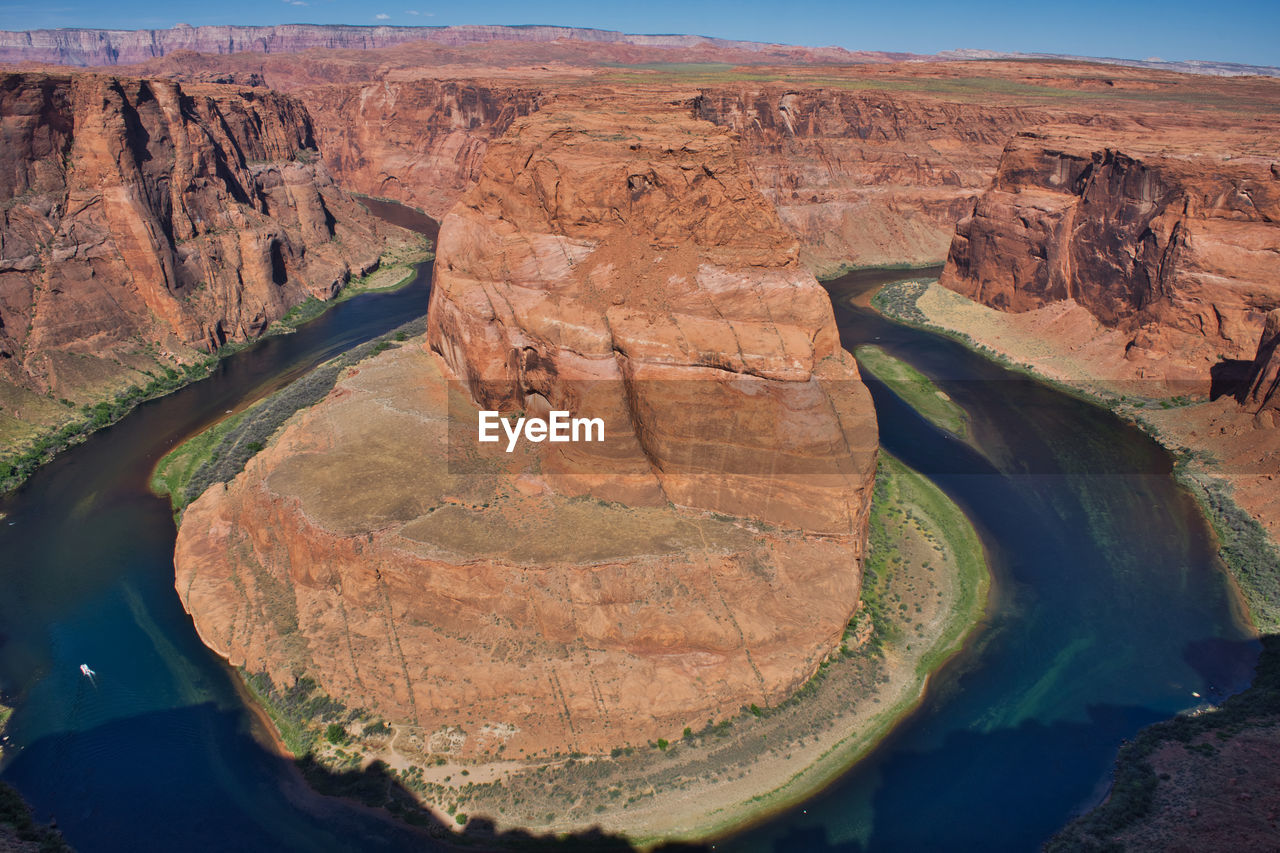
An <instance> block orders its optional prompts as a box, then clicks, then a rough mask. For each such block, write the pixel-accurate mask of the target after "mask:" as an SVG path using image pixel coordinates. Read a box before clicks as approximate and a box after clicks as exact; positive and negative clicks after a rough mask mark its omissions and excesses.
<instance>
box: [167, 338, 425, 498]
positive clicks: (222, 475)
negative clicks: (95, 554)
mask: <svg viewBox="0 0 1280 853" xmlns="http://www.w3.org/2000/svg"><path fill="white" fill-rule="evenodd" d="M426 325H427V321H426V318H425V317H419V318H418V319H416V320H412V321H410V322H408V323H405V324H404V325H403V326H401V327H399V328H398V329H396V330H394V331H392V332H389V333H387V334H385V335H383V336H381V337H379V338H376V339H374V340H371V341H366V342H365V343H363V344H360V345H359V346H357V347H354V348H352V349H350V350H348V351H347V352H345V353H343V354H342V355H339V356H337V357H335V358H332V359H330V360H329V361H326V362H325V363H324V364H321V365H320V366H318V367H316V368H315V369H314V370H312V371H310V372H309V373H307V374H306V375H304V376H302V377H301V378H299V379H296V380H294V381H293V382H292V383H290V384H289V385H287V386H285V387H284V388H281V389H280V390H279V391H277V392H275V393H274V394H271V395H270V396H268V397H265V398H264V399H262V400H259V401H258V402H256V403H254V404H253V405H251V406H249V407H248V408H247V409H244V410H243V411H240V412H237V413H235V414H233V415H231V417H228V418H225V419H224V420H221V421H219V422H218V423H216V424H214V425H213V426H211V427H209V428H208V429H206V430H205V431H203V432H201V433H198V434H197V435H194V436H192V437H191V438H189V439H187V440H186V441H184V442H183V443H182V444H180V445H178V446H177V447H175V448H174V449H173V450H171V451H169V452H168V453H167V454H165V456H164V457H163V458H161V460H160V461H159V462H158V463H157V464H156V467H155V470H154V471H153V472H152V474H151V490H152V491H153V492H155V493H156V494H157V495H161V496H167V497H168V498H169V502H170V503H171V504H172V505H173V511H174V514H175V516H181V513H182V510H184V509H186V507H187V504H189V503H191V502H192V501H193V500H195V499H196V498H198V497H200V495H201V494H202V493H203V492H204V490H205V489H207V488H209V486H212V485H214V484H215V483H226V482H228V481H230V480H231V479H232V478H234V477H235V476H236V475H237V474H239V473H240V472H241V471H243V470H244V466H245V465H246V464H247V463H248V461H249V460H250V459H252V458H253V457H254V456H255V455H256V454H257V453H258V451H260V450H262V449H263V448H264V447H265V446H266V445H267V442H268V441H270V440H271V437H272V436H273V435H275V433H276V431H277V430H278V429H280V427H281V426H283V425H284V422H285V421H287V420H288V419H289V418H290V417H292V416H293V415H294V413H295V412H298V411H301V410H302V409H305V408H307V407H309V406H313V405H315V404H316V403H318V402H320V401H321V400H322V399H324V397H325V395H326V394H328V393H329V392H330V391H332V390H333V386H334V384H335V383H336V382H337V381H338V378H339V377H340V376H341V375H342V371H343V370H345V369H346V368H348V367H350V366H352V365H354V364H357V363H358V362H361V361H363V360H364V359H366V358H369V357H370V356H374V355H377V354H378V353H380V352H383V351H384V350H387V349H389V348H391V347H393V346H399V345H400V343H401V342H402V341H405V340H407V339H408V338H410V337H413V336H416V335H421V334H422V333H423V332H425V331H426Z"/></svg>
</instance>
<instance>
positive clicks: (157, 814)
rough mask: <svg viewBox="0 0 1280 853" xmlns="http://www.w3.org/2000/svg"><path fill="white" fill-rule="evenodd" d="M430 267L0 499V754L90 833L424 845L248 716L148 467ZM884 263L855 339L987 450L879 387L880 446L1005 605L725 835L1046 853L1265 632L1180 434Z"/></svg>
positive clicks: (752, 842) (421, 301)
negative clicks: (887, 301) (265, 742)
mask: <svg viewBox="0 0 1280 853" xmlns="http://www.w3.org/2000/svg"><path fill="white" fill-rule="evenodd" d="M427 275H428V274H427V272H426V270H425V269H424V270H423V271H422V272H421V273H420V274H419V277H418V278H417V279H416V280H415V281H414V283H413V284H412V285H410V286H409V287H406V288H405V289H403V290H401V291H399V292H397V293H395V294H386V295H369V296H364V297H359V298H357V299H355V300H352V301H350V302H346V303H343V304H341V305H338V306H336V307H335V308H334V309H333V310H332V311H330V312H329V313H328V314H326V315H324V316H323V317H321V318H320V319H319V320H317V321H316V322H315V323H312V324H310V325H308V326H306V327H305V328H304V329H303V330H301V331H300V332H298V333H297V334H295V335H290V336H286V337H281V338H275V339H271V340H268V341H264V342H261V343H259V344H257V345H255V346H254V347H252V348H250V349H249V350H246V351H245V352H243V353H240V354H238V355H236V356H233V357H231V358H229V359H226V360H225V361H224V362H222V364H221V365H220V366H219V368H218V370H217V372H216V373H215V375H214V376H213V377H211V378H210V379H208V380H205V381H202V382H200V383H197V384H196V385H193V386H191V387H189V388H186V389H183V390H182V391H179V392H177V393H175V394H173V395H171V396H169V397H167V398H165V399H163V400H159V401H155V402H152V403H148V404H146V405H144V406H142V407H140V408H139V409H138V410H137V411H135V412H134V413H132V414H130V415H129V416H128V417H127V418H125V419H124V420H123V421H122V422H121V423H119V424H117V425H116V426H114V427H111V428H110V429H107V430H105V431H103V432H101V433H99V434H97V435H95V436H93V437H92V438H91V439H90V440H89V441H88V442H87V443H86V444H85V445H83V446H81V447H77V448H74V449H72V450H71V451H68V452H67V453H65V454H63V455H62V456H61V457H60V458H59V459H57V460H56V461H55V462H54V463H52V464H51V465H49V466H47V467H45V468H44V469H42V470H40V471H39V472H38V473H37V474H36V476H34V477H33V478H32V479H31V480H30V481H29V482H28V483H27V484H26V486H25V487H24V488H23V489H22V490H21V491H19V492H18V493H16V494H14V495H12V496H10V497H9V498H7V499H5V500H4V501H3V503H2V504H0V509H2V510H4V511H5V512H8V513H9V517H8V518H7V519H5V520H4V521H2V522H0V555H2V556H0V590H3V594H2V595H0V692H2V693H3V695H4V697H5V701H6V703H7V704H10V705H13V706H15V707H16V708H17V711H16V713H15V714H14V717H13V720H12V722H11V725H10V734H11V736H12V739H13V741H14V743H15V744H16V745H17V746H18V747H19V750H18V751H17V752H16V755H14V756H13V757H12V758H11V759H9V760H8V762H7V764H6V765H5V766H4V767H3V770H2V771H0V778H3V779H4V780H5V781H7V782H9V783H11V784H13V785H15V786H16V787H17V788H18V789H19V790H20V791H21V792H22V793H23V794H24V795H25V796H26V797H27V798H28V799H29V801H30V802H31V803H32V804H33V806H34V807H35V810H36V812H37V815H38V817H40V818H42V819H48V818H49V817H50V816H56V818H57V819H58V822H59V824H60V826H61V828H62V829H63V831H64V832H65V834H66V836H67V838H68V840H69V841H70V842H71V843H72V844H73V845H75V846H76V847H78V848H80V849H83V850H87V851H92V850H139V849H145V850H230V849H235V850H285V849H288V850H329V849H334V850H340V849H359V850H377V849H421V847H422V845H423V843H424V839H423V838H422V837H421V836H417V835H414V834H413V833H412V831H411V830H409V829H407V828H405V827H403V826H400V825H397V824H394V823H392V822H390V821H389V820H384V819H383V818H381V817H379V815H378V814H376V813H374V812H371V811H367V810H364V809H361V808H358V807H356V806H354V805H350V804H348V803H345V802H342V801H337V800H333V799H328V798H324V797H320V796H318V795H316V794H315V793H313V792H311V791H310V790H309V789H308V788H307V787H306V786H305V784H304V783H302V781H301V780H300V778H299V776H298V774H297V773H296V771H295V769H294V767H293V766H292V764H291V763H289V762H288V761H285V760H283V759H280V758H278V757H276V756H274V755H272V754H271V753H270V752H269V751H268V750H266V749H264V748H263V747H262V746H261V745H260V744H259V742H258V741H257V740H255V739H254V738H253V737H252V735H251V731H252V726H253V725H254V717H253V715H251V714H250V713H249V712H248V711H247V710H246V707H245V704H244V701H243V699H242V698H241V696H240V695H239V694H238V692H237V687H236V681H235V678H234V675H233V674H232V673H230V672H229V671H228V670H227V669H226V667H225V666H224V665H223V664H222V662H221V661H219V660H218V659H217V658H215V657H214V656H213V655H212V654H211V653H209V652H208V651H207V650H206V649H205V647H204V646H203V645H202V644H201V643H200V641H199V639H198V637H197V636H196V634H195V631H194V628H193V626H192V623H191V620H190V618H189V617H188V616H187V615H186V613H185V612H183V610H182V608H181V606H180V605H179V602H178V598H177V595H176V594H175V593H174V591H173V565H172V548H173V541H174V529H173V522H172V519H171V518H170V515H169V509H168V505H167V503H166V502H164V501H162V500H159V499H157V498H155V497H153V496H151V495H150V494H149V493H148V492H147V490H146V479H147V477H148V475H149V472H150V471H151V469H152V467H153V466H154V464H155V462H156V461H157V460H158V459H159V457H160V456H162V455H163V454H164V453H165V452H166V451H167V450H168V449H169V448H170V447H171V446H172V445H173V444H174V443H176V442H178V441H181V440H182V439H183V438H184V437H186V436H188V435H190V434H192V433H194V432H196V431H198V430H200V429H201V428H203V427H204V426H205V425H207V424H209V423H211V422H213V421H214V420H216V419H217V418H219V417H222V416H223V415H224V413H225V411H226V410H227V409H234V408H237V407H239V406H241V405H243V404H245V403H246V402H248V401H251V400H252V399H256V398H257V397H260V396H261V395H263V394H265V393H267V392H269V391H271V390H273V389H274V388H277V387H279V386H281V385H282V384H284V383H285V382H287V381H288V380H290V379H291V378H293V377H295V376H297V375H299V374H300V373H302V372H303V371H305V370H307V369H308V368H310V367H311V366H312V365H314V364H316V363H318V362H320V361H322V360H324V359H326V358H328V357H330V356H332V355H334V354H336V353H338V352H340V351H341V350H344V349H347V348H348V347H350V346H352V345H354V344H356V343H358V342H360V341H364V340H368V339H370V338H373V337H376V336H377V335H379V334H382V333H384V332H386V331H388V330H390V329H392V328H394V327H395V326H397V325H399V324H401V323H403V322H405V321H407V320H409V319H412V318H413V317H416V316H420V315H421V314H423V313H424V312H425V310H426V306H427V288H428V281H427ZM891 277H892V276H891V275H890V274H886V273H881V274H878V275H877V274H865V273H863V274H856V275H854V276H850V277H847V278H846V279H843V280H841V281H840V282H837V283H835V284H833V285H832V291H833V296H834V298H835V302H836V304H837V311H838V318H839V320H840V323H841V328H842V331H843V334H844V336H845V344H846V346H848V347H849V348H850V349H852V348H853V347H854V346H855V345H857V344H859V343H863V342H868V341H874V342H876V343H878V344H879V345H881V346H883V347H885V348H886V349H887V350H889V351H890V352H892V353H894V354H895V355H898V356H901V357H903V358H906V359H907V360H909V361H910V362H911V363H913V364H914V365H916V366H917V367H918V368H919V369H921V370H922V371H924V372H925V373H927V374H929V375H930V376H932V377H934V378H935V379H937V380H938V381H939V384H940V385H941V386H942V387H943V388H945V389H946V390H947V391H948V393H950V394H951V396H952V397H953V398H954V399H955V400H956V401H957V402H958V403H959V404H960V405H962V406H964V407H965V408H966V410H968V412H969V413H970V415H971V417H972V419H973V433H974V436H975V442H976V444H977V445H978V447H979V448H980V450H981V452H977V451H975V450H973V449H972V448H970V447H968V446H967V445H964V444H963V443H960V442H957V441H955V440H954V439H952V438H950V437H948V436H946V435H945V434H943V433H940V432H939V431H937V430H935V429H934V428H933V427H931V426H930V425H929V424H928V423H926V422H924V421H923V420H921V419H920V418H919V417H917V416H916V415H915V414H914V412H912V411H911V410H910V409H909V408H907V407H905V406H904V405H902V404H901V403H900V402H899V401H898V400H897V399H896V398H894V397H893V396H892V395H891V394H889V393H887V392H886V391H885V389H884V388H883V387H881V386H879V385H875V384H874V383H873V386H872V393H873V396H874V398H875V401H876V407H877V412H878V414H879V416H880V424H881V439H882V441H883V443H884V445H885V447H886V448H888V449H889V450H890V451H891V452H893V453H894V454H896V455H898V456H899V457H900V458H902V459H903V460H904V461H906V462H907V463H908V464H910V465H912V466H913V467H916V468H917V469H919V470H922V471H924V472H926V473H927V474H928V475H929V476H930V477H931V478H933V479H934V480H935V482H937V483H938V484H939V485H940V486H942V488H944V489H945V490H946V491H947V492H948V493H949V494H950V495H952V497H953V498H955V499H956V500H957V501H958V502H960V503H961V504H962V505H963V506H964V508H965V509H966V511H968V512H969V513H970V515H971V517H972V518H973V519H974V521H975V523H976V524H977V526H978V527H979V530H980V532H981V534H982V536H983V539H984V542H985V543H986V545H987V547H988V548H989V550H990V552H991V554H990V556H991V561H992V564H993V567H994V568H995V570H996V573H997V583H996V587H995V590H994V592H993V600H992V605H991V616H990V619H989V622H988V624H987V625H985V626H984V627H983V629H982V630H981V631H980V632H979V633H978V635H977V636H976V638H975V640H974V642H973V643H972V644H971V646H970V648H968V649H967V650H966V652H964V653H963V654H962V655H960V656H959V657H958V658H957V659H956V660H955V661H953V663H952V664H951V665H949V666H948V667H947V668H946V669H945V670H944V672H943V673H941V674H940V676H939V677H938V678H936V679H935V680H934V682H933V685H932V688H931V691H930V694H929V696H928V698H927V700H926V702H925V703H924V705H923V706H922V708H921V709H920V710H919V711H918V712H917V713H916V714H915V715H914V716H913V717H912V718H911V719H910V720H909V721H908V722H907V723H906V724H905V725H904V726H902V727H901V728H900V729H899V730H898V731H897V732H896V733H895V734H894V735H893V736H891V738H890V739H889V740H888V741H886V742H885V743H884V744H883V746H882V747H881V748H880V749H878V750H877V751H876V752H875V753H874V754H873V755H872V756H871V757H870V758H869V759H868V760H867V761H865V762H863V763H862V764H860V765H859V766H858V767H857V768H855V769H854V770H853V771H851V772H850V773H849V774H848V775H847V776H846V777H845V778H844V779H843V780H841V781H840V782H839V783H838V784H836V785H835V786H834V787H832V788H831V789H829V790H828V791H827V792H826V793H824V794H822V795H821V796H819V797H818V798H816V799H814V800H812V801H811V802H809V803H806V804H805V805H804V806H803V808H802V809H797V810H795V811H794V812H792V813H788V814H785V815H781V816H779V817H778V818H777V819H775V820H773V821H771V822H769V823H767V824H765V825H762V826H759V827H756V828H753V829H752V830H750V831H749V832H747V833H745V834H743V835H740V836H739V837H737V838H734V839H730V840H729V841H728V844H729V846H732V847H735V848H738V849H744V850H762V849H766V850H767V849H779V850H794V849H819V850H821V849H841V850H862V849H875V850H920V849H956V850H963V849H977V848H982V849H984V850H991V849H997V850H1005V849H1008V850H1019V849H1026V850H1029V849H1033V848H1034V847H1035V846H1036V845H1037V844H1038V843H1039V842H1041V841H1042V840H1044V839H1045V838H1046V837H1047V836H1048V835H1049V834H1051V833H1052V831H1053V830H1054V829H1055V828H1056V827H1057V826H1058V825H1060V824H1061V823H1062V822H1063V821H1064V820H1065V819H1066V818H1067V817H1068V816H1069V815H1070V814H1071V813H1072V812H1073V810H1075V809H1077V808H1080V807H1085V806H1088V805H1090V804H1092V803H1093V802H1095V801H1096V800H1097V799H1098V798H1099V797H1100V796H1101V795H1102V793H1103V792H1104V791H1105V784H1106V774H1107V770H1108V768H1109V766H1110V763H1111V761H1112V759H1113V758H1114V754H1115V750H1116V748H1117V746H1118V745H1119V743H1120V741H1121V740H1122V739H1123V738H1125V737H1128V736H1131V735H1132V734H1133V733H1134V732H1135V731H1136V730H1137V729H1138V728H1139V727H1141V726H1142V725H1144V724H1146V723H1148V722H1151V721H1153V720H1155V719H1159V718H1162V717H1166V716H1169V715H1170V714H1172V713H1174V712H1176V711H1179V710H1181V709H1183V708H1186V707H1189V706H1190V705H1191V704H1193V702H1194V700H1193V699H1192V698H1191V692H1192V691H1198V692H1200V693H1202V694H1205V695H1206V696H1209V697H1213V696H1216V695H1220V694H1221V693H1222V692H1225V691H1230V690H1234V689H1237V688H1239V687H1241V686H1243V685H1244V683H1246V682H1247V680H1248V677H1249V674H1250V670H1251V666H1252V663H1253V660H1254V659H1255V657H1256V654H1257V649H1256V646H1255V644H1254V643H1253V642H1251V641H1250V640H1249V638H1248V636H1247V634H1246V632H1245V631H1244V630H1243V629H1242V628H1241V627H1240V625H1239V624H1238V622H1237V620H1236V618H1235V616H1234V611H1233V609H1232V608H1233V604H1232V599H1231V596H1230V594H1229V590H1228V587H1227V584H1226V582H1225V580H1224V577H1223V576H1222V574H1221V572H1220V570H1219V567H1218V565H1217V562H1216V559H1215V557H1214V555H1213V551H1212V548H1211V544H1210V541H1209V538H1208V532H1207V530H1206V528H1205V526H1204V523H1203V521H1202V519H1201V518H1200V517H1199V515H1198V514H1197V512H1196V509H1195V507H1194V505H1193V504H1192V502H1191V501H1190V499H1189V498H1188V497H1187V496H1186V495H1185V494H1183V493H1182V492H1181V491H1180V490H1179V489H1178V488H1177V487H1176V485H1175V484H1174V482H1173V480H1172V478H1171V476H1170V474H1169V470H1170V460H1169V458H1168V456H1167V454H1165V453H1164V452H1163V451H1161V450H1160V449H1159V448H1158V447H1156V446H1155V445H1154V444H1152V443H1151V442H1150V441H1149V440H1147V439H1146V438H1145V437H1143V436H1142V435H1141V434H1139V433H1138V432H1136V431H1135V430H1133V429H1130V428H1128V427H1126V426H1124V425H1123V424H1121V423H1120V422H1118V421H1117V420H1116V419H1115V418H1113V417H1112V416H1111V415H1109V414H1108V413H1106V412H1104V411H1102V410H1100V409H1096V408H1094V407H1092V406H1088V405H1085V404H1083V403H1080V402H1078V401H1076V400H1073V399H1071V398H1069V397H1065V396H1064V395H1062V394H1060V393H1057V392H1054V391H1052V390H1049V389H1047V388H1044V387H1043V386H1040V385H1038V384H1036V383H1033V382H1029V381H1026V380H1022V379H1018V378H1016V377H1014V376H1012V375H1011V374H1008V373H1006V372H1005V371H1003V370H1001V369H1000V368H998V367H995V366H993V365H991V364H989V363H988V362H986V361H985V360H983V359H981V358H979V357H977V356H973V355H971V354H969V353H967V352H966V351H965V350H963V349H962V348H961V347H959V346H957V345H955V344H953V343H952V342H950V341H947V340H945V339H943V338H939V337H936V336H933V335H929V334H926V333H922V332H919V331H914V330H910V329H907V328H904V327H900V326H896V325H893V324H891V323H888V322H886V321H884V320H882V319H880V318H878V317H877V316H876V315H874V314H873V313H871V312H869V311H867V310H865V309H856V308H850V307H847V306H846V305H845V302H846V298H847V297H848V296H849V295H851V294H853V293H856V292H861V291H865V290H866V289H867V288H869V287H872V286H874V285H875V284H877V283H878V282H882V281H885V280H888V279H889V278H891ZM877 339H878V340H877ZM81 663H88V664H89V665H90V666H92V667H93V668H94V669H95V670H97V672H98V684H97V686H96V687H95V686H94V685H92V684H90V683H89V682H88V681H87V680H86V679H84V678H83V677H82V676H81V675H80V673H79V666H80V664H81ZM806 812H807V813H806ZM721 846H722V847H723V846H724V845H723V844H722V845H721Z"/></svg>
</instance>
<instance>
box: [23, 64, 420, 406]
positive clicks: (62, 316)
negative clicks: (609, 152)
mask: <svg viewBox="0 0 1280 853" xmlns="http://www.w3.org/2000/svg"><path fill="white" fill-rule="evenodd" d="M0 116H3V119H4V123H3V137H4V144H3V146H2V147H0V198H2V199H4V208H3V211H2V212H0V379H4V380H6V381H8V382H11V383H13V384H15V385H17V386H20V387H23V388H27V389H35V390H38V391H40V392H42V393H43V392H48V393H51V394H53V395H55V396H57V397H68V398H71V399H72V400H76V401H80V402H83V401H86V400H91V399H93V398H94V396H95V393H96V390H97V388H98V386H100V385H102V384H103V383H106V384H110V383H111V381H112V379H113V378H114V377H116V376H117V375H119V374H123V373H128V372H130V371H131V367H132V368H137V369H140V370H141V369H155V368H157V359H158V360H159V362H160V363H162V364H163V363H164V362H172V361H173V360H175V359H183V358H187V357H190V355H191V353H192V352H193V348H195V349H203V350H206V351H207V350H209V349H212V348H214V347H217V346H219V345H221V344H223V343H226V342H227V341H231V340H244V339H247V338H251V337H253V336H255V335H257V334H259V333H260V332H262V331H263V330H264V329H265V328H266V327H267V325H268V324H269V323H270V322H271V321H273V320H275V319H278V318H279V317H281V316H282V315H283V314H284V313H285V312H286V311H288V309H289V308H290V307H292V306H293V305H295V304H297V303H298V302H301V301H303V300H305V299H306V298H307V297H309V296H315V297H318V298H321V299H326V298H328V297H330V296H331V295H333V294H334V293H335V292H336V290H337V289H338V288H339V287H340V285H341V284H342V283H343V282H344V281H345V280H346V279H347V278H348V276H349V275H350V274H351V272H352V271H353V270H354V271H363V270H366V269H368V268H369V267H371V266H372V265H374V264H375V263H376V262H377V260H378V257H379V254H380V253H381V251H382V249H383V248H384V247H385V245H386V244H387V241H388V240H389V239H395V240H401V241H403V240H406V239H407V238H408V235H407V233H405V232H402V231H400V230H399V229H395V228H391V227H389V226H386V225H384V224H383V223H381V221H380V220H377V219H376V218H375V217H373V216H372V215H371V214H370V213H369V212H368V211H367V210H365V209H364V208H363V207H362V206H361V205H359V204H358V203H356V202H355V201H354V200H353V199H351V198H350V197H349V196H348V195H346V193H345V192H343V191H342V190H340V189H338V188H337V187H336V186H335V185H334V184H333V181H332V179H331V178H330V177H329V175H328V173H327V172H326V170H325V168H324V166H323V165H322V164H321V163H320V162H319V157H318V155H317V154H316V151H315V140H314V134H313V131H312V128H311V123H310V120H309V118H308V116H307V112H306V110H305V109H304V108H303V106H302V105H301V104H300V103H299V102H298V101H297V100H295V99H294V98H291V97H289V96H286V95H279V94H275V93H271V92H264V91H258V90H241V89H236V88H231V87H219V86H182V85H179V84H176V83H173V82H170V81H153V80H141V79H127V78H115V77H109V76H101V75H96V74H78V75H71V76H50V75H37V74H32V75H22V74H17V75H6V76H3V77H0ZM134 375H136V374H134Z"/></svg>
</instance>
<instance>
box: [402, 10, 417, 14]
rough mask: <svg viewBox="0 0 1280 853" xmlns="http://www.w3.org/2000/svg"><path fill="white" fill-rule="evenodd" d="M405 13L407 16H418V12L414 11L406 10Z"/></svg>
mask: <svg viewBox="0 0 1280 853" xmlns="http://www.w3.org/2000/svg"><path fill="white" fill-rule="evenodd" d="M404 13H405V14H406V15H416V14H418V13H417V12H415V11H414V10H413V9H405V10H404Z"/></svg>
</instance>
